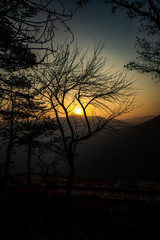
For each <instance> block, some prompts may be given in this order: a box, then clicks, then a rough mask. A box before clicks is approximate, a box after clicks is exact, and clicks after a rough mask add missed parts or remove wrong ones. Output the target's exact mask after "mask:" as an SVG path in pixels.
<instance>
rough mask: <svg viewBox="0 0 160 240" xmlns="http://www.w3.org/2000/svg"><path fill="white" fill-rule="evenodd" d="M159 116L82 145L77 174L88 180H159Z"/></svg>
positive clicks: (97, 137)
mask: <svg viewBox="0 0 160 240" xmlns="http://www.w3.org/2000/svg"><path fill="white" fill-rule="evenodd" d="M159 136H160V116H157V117H155V118H153V119H151V120H148V121H146V122H144V123H141V124H137V125H135V126H132V127H127V128H125V129H123V130H122V131H120V132H119V133H117V134H116V135H114V136H110V135H107V134H105V133H103V134H99V135H97V136H96V137H95V138H93V139H92V140H91V141H90V142H88V144H86V145H83V146H81V148H80V149H79V154H80V155H79V156H78V160H77V169H78V170H77V174H78V176H81V175H82V176H84V177H89V178H106V179H108V178H131V179H146V180H160V174H159V170H160V161H159V157H158V156H159V141H158V139H159Z"/></svg>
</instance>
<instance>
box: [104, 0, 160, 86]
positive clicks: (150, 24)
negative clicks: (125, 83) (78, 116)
mask: <svg viewBox="0 0 160 240" xmlns="http://www.w3.org/2000/svg"><path fill="white" fill-rule="evenodd" d="M105 3H106V4H109V5H112V6H113V7H112V12H113V13H115V12H116V10H117V9H125V10H126V12H127V17H128V18H129V19H131V20H132V19H137V20H138V21H139V23H140V24H139V32H144V33H145V35H146V37H143V38H142V39H141V38H139V37H137V41H136V45H135V46H136V51H137V54H138V57H137V59H136V60H135V61H133V62H130V63H128V64H127V65H126V67H127V68H128V69H129V70H137V71H139V72H140V73H151V74H152V75H153V78H154V79H156V80H157V82H160V42H159V33H160V1H159V0H147V1H146V0H141V1H135V0H131V1H128V0H105ZM145 35H144V36H145ZM147 35H150V38H149V39H151V40H147ZM153 36H154V38H153Z"/></svg>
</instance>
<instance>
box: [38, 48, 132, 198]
mask: <svg viewBox="0 0 160 240" xmlns="http://www.w3.org/2000/svg"><path fill="white" fill-rule="evenodd" d="M101 51H102V47H101V46H98V47H96V48H95V50H94V52H93V55H92V56H91V57H90V58H87V56H86V54H87V53H84V54H82V55H81V54H80V50H79V49H78V47H77V46H76V47H75V48H73V49H71V48H70V47H69V46H66V47H64V46H59V50H58V51H57V52H56V53H55V54H53V61H52V62H51V63H49V64H48V65H46V66H44V67H43V66H42V67H41V68H39V69H37V71H35V79H36V81H37V88H36V91H37V94H40V95H41V96H42V99H44V101H45V102H46V103H47V104H48V107H49V108H50V109H51V110H50V115H51V116H53V115H54V116H55V119H56V123H57V127H58V130H57V132H56V133H55V135H56V134H57V137H58V138H60V139H61V145H60V143H59V142H58V143H57V144H54V147H55V149H57V150H58V152H59V153H61V154H63V155H64V156H65V157H66V159H67V161H68V164H69V166H70V174H69V178H68V183H67V193H68V194H70V191H71V187H72V181H73V178H74V173H75V166H74V160H75V152H76V147H77V145H78V144H79V143H80V142H82V141H84V140H87V139H89V138H90V137H91V136H93V135H95V134H96V133H98V132H100V131H101V130H103V129H105V128H107V129H109V128H110V123H112V121H113V120H114V119H116V118H117V117H118V116H120V115H122V114H124V113H126V112H128V111H130V110H131V108H132V107H133V91H132V90H133V89H132V82H131V81H128V80H127V78H126V76H125V75H124V74H123V73H112V72H111V71H110V70H106V65H105V63H106V61H105V59H104V58H103V56H102V55H101ZM76 107H79V108H81V109H82V112H83V115H82V116H77V115H75V114H74V109H75V108H76ZM97 111H99V112H97ZM98 114H99V115H98Z"/></svg>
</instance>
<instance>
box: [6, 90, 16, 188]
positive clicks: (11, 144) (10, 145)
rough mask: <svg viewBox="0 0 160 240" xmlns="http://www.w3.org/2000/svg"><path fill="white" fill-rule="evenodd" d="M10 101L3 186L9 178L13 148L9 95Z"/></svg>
mask: <svg viewBox="0 0 160 240" xmlns="http://www.w3.org/2000/svg"><path fill="white" fill-rule="evenodd" d="M11 100H12V109H11V118H10V135H9V143H8V147H7V153H6V155H7V156H6V163H5V170H4V177H3V182H4V184H5V183H6V182H7V180H8V176H9V167H10V162H11V154H12V147H13V140H14V134H13V121H14V120H13V119H14V118H13V112H14V110H13V98H12V95H11Z"/></svg>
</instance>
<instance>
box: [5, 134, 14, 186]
mask: <svg viewBox="0 0 160 240" xmlns="http://www.w3.org/2000/svg"><path fill="white" fill-rule="evenodd" d="M12 146H13V137H10V141H9V143H8V147H7V157H6V163H5V170H4V177H3V182H4V184H5V183H6V182H7V180H8V176H9V167H10V162H11V153H12Z"/></svg>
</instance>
